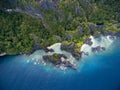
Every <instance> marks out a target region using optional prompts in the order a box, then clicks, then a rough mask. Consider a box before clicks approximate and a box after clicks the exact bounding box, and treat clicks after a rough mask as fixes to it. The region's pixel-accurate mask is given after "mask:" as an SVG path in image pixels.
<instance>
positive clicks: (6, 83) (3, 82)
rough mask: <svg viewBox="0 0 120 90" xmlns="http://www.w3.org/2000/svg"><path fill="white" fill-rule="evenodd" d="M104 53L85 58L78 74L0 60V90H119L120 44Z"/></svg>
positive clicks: (13, 59)
mask: <svg viewBox="0 0 120 90" xmlns="http://www.w3.org/2000/svg"><path fill="white" fill-rule="evenodd" d="M111 48H112V50H111V49H110V50H108V51H107V52H105V53H100V54H95V55H92V56H89V57H86V58H84V60H83V61H81V62H80V63H79V69H78V70H77V71H75V70H72V69H68V70H67V71H62V70H60V69H56V68H54V67H53V66H43V65H41V64H38V65H34V64H33V63H32V62H30V63H27V60H28V58H27V57H25V56H4V57H0V90H120V43H119V40H118V41H116V43H114V45H113V46H112V47H111Z"/></svg>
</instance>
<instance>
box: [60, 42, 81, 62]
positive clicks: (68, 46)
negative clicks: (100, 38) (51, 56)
mask: <svg viewBox="0 0 120 90" xmlns="http://www.w3.org/2000/svg"><path fill="white" fill-rule="evenodd" d="M77 49H78V50H77ZM79 49H80V48H77V45H76V44H75V43H62V44H61V50H64V51H67V52H70V53H71V54H72V56H73V57H75V58H76V59H77V60H80V59H81V57H82V52H80V50H79Z"/></svg>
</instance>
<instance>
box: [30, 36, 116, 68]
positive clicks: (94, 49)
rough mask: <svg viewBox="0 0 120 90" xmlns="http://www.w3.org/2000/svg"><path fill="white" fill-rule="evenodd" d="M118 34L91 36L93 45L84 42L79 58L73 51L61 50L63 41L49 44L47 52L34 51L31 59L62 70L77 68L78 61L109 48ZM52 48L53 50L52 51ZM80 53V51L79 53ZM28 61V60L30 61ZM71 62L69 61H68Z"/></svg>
mask: <svg viewBox="0 0 120 90" xmlns="http://www.w3.org/2000/svg"><path fill="white" fill-rule="evenodd" d="M116 37H117V36H112V35H107V36H103V35H101V36H100V37H99V38H96V37H94V36H90V37H89V38H91V41H92V42H93V43H92V45H87V44H83V45H82V46H81V48H79V50H80V52H82V53H81V57H79V60H76V58H75V57H74V56H73V55H72V52H67V51H65V50H61V48H60V47H61V45H62V43H55V44H53V45H51V46H48V47H47V49H48V51H47V52H45V51H44V50H42V51H41V50H39V52H41V53H44V54H41V53H39V52H36V53H35V52H34V53H33V54H31V55H30V58H31V60H30V61H33V62H35V64H40V63H39V62H42V64H43V65H48V64H49V63H51V64H53V65H54V66H55V67H57V68H60V69H61V70H66V69H67V68H68V67H70V68H72V69H75V70H77V67H78V65H77V64H78V62H80V61H81V60H82V59H83V58H84V57H86V56H88V57H89V56H90V55H91V54H97V53H98V54H99V53H103V52H106V51H108V50H109V47H110V46H111V45H112V44H113V42H114V40H115V39H116ZM51 49H52V52H51ZM49 50H50V51H49ZM78 54H80V53H78ZM55 58H57V61H59V63H57V62H54V60H55V61H56V59H55ZM30 61H28V62H30ZM66 62H69V63H66Z"/></svg>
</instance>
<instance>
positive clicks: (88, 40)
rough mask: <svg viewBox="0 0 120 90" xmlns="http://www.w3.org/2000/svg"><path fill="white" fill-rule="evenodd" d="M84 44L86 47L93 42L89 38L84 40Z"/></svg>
mask: <svg viewBox="0 0 120 90" xmlns="http://www.w3.org/2000/svg"><path fill="white" fill-rule="evenodd" d="M84 43H85V44H88V45H90V46H91V45H92V44H93V42H92V41H91V38H86V39H85V40H84Z"/></svg>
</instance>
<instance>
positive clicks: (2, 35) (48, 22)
mask: <svg viewBox="0 0 120 90" xmlns="http://www.w3.org/2000/svg"><path fill="white" fill-rule="evenodd" d="M46 5H47V6H46ZM16 7H17V8H20V9H21V10H22V11H23V12H24V14H23V13H17V12H14V11H13V12H7V11H5V9H7V8H16ZM26 8H27V9H26ZM33 10H34V11H35V10H36V11H35V13H36V12H39V13H37V15H38V14H40V15H41V14H42V16H41V17H40V18H37V17H36V15H35V13H34V11H33ZM30 11H31V12H30ZM26 12H27V13H26ZM113 22H117V24H113ZM119 22H120V1H119V0H50V1H49V0H48V1H45V0H31V1H29V0H21V1H20V0H13V1H11V0H2V1H0V53H2V52H6V53H7V54H19V53H30V52H32V51H34V50H35V49H39V48H44V47H46V46H48V45H51V44H54V43H56V42H62V43H66V44H69V43H75V44H76V45H77V48H76V50H78V49H79V48H80V47H81V45H82V44H83V40H84V39H85V38H87V37H89V35H97V34H100V33H102V34H103V33H106V32H116V31H118V30H120V25H119ZM36 47H37V48H36Z"/></svg>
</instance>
